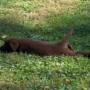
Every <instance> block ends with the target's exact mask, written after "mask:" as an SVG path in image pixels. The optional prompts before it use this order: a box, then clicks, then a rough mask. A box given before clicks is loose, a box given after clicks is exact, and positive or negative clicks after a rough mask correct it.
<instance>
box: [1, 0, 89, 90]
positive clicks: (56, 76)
mask: <svg viewBox="0 0 90 90" xmlns="http://www.w3.org/2000/svg"><path fill="white" fill-rule="evenodd" d="M71 28H73V29H74V33H73V35H72V37H71V39H70V40H69V43H70V44H71V45H72V46H73V47H74V49H75V50H78V51H79V50H84V51H89V52H90V0H0V36H1V35H8V36H9V37H17V38H23V37H24V38H34V39H38V40H46V41H52V42H53V41H60V40H61V39H62V38H63V36H64V35H65V34H66V33H67V32H68V31H69V30H70V29H71ZM2 44H3V40H2V39H0V46H1V45H2ZM89 89H90V59H89V58H86V57H83V56H64V55H62V56H45V57H40V56H37V55H32V54H28V55H27V54H26V53H25V54H23V53H16V52H14V53H3V52H0V90H89Z"/></svg>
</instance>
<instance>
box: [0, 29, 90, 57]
mask: <svg viewBox="0 0 90 90" xmlns="http://www.w3.org/2000/svg"><path fill="white" fill-rule="evenodd" d="M72 33H73V30H71V31H69V32H68V34H67V35H66V36H65V37H64V38H63V40H62V41H61V42H57V43H50V42H46V41H39V40H34V39H28V38H22V39H21V38H10V39H9V40H7V41H5V44H4V45H3V46H2V47H0V50H1V51H7V52H27V53H35V54H38V55H41V56H45V55H62V54H64V55H71V56H72V55H77V54H80V55H83V56H87V57H90V53H85V52H75V51H74V50H73V49H72V47H71V46H70V45H69V44H68V39H69V38H70V36H71V35H72Z"/></svg>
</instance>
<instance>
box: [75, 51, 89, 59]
mask: <svg viewBox="0 0 90 90" xmlns="http://www.w3.org/2000/svg"><path fill="white" fill-rule="evenodd" d="M75 54H76V55H82V56H84V57H88V58H90V52H84V51H77V52H76V53H75Z"/></svg>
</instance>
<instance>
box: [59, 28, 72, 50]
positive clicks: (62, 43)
mask: <svg viewBox="0 0 90 90" xmlns="http://www.w3.org/2000/svg"><path fill="white" fill-rule="evenodd" d="M72 33H73V30H70V31H69V32H68V33H67V34H66V35H65V37H64V38H63V39H62V40H61V42H59V43H58V45H60V46H63V47H65V48H69V49H71V50H73V49H72V47H71V46H70V45H68V40H69V38H70V37H71V36H72Z"/></svg>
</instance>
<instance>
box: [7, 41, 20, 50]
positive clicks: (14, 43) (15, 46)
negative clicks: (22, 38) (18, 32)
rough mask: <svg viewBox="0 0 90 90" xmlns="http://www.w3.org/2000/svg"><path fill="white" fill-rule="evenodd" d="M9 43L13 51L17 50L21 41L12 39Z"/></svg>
mask: <svg viewBox="0 0 90 90" xmlns="http://www.w3.org/2000/svg"><path fill="white" fill-rule="evenodd" d="M9 44H10V47H11V48H12V50H13V51H16V50H17V48H18V46H19V43H18V42H17V41H16V40H13V41H11V42H10V43H9Z"/></svg>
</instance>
